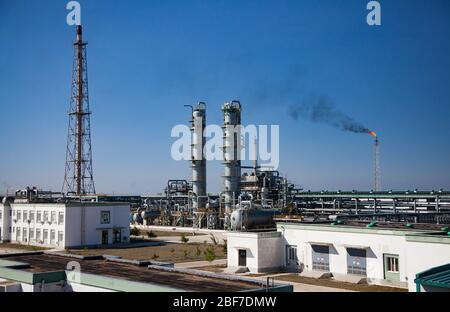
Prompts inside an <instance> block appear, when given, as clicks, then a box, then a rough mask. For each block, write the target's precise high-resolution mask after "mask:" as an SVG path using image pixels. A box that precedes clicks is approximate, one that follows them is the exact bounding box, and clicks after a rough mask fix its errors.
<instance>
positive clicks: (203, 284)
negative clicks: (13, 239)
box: [5, 254, 262, 292]
mask: <svg viewBox="0 0 450 312" xmlns="http://www.w3.org/2000/svg"><path fill="white" fill-rule="evenodd" d="M5 260H7V261H13V262H19V263H21V264H22V265H21V269H20V270H18V271H21V272H24V271H25V272H29V273H37V274H39V273H49V272H57V271H65V270H66V266H67V264H68V263H69V262H70V261H74V259H71V258H68V257H62V256H55V255H50V254H32V255H14V256H8V257H7V258H6V259H5ZM75 261H77V262H78V263H80V265H81V272H82V273H83V274H86V273H87V274H93V275H99V276H102V277H110V278H116V279H121V280H126V281H131V282H140V283H146V284H152V285H158V286H167V288H169V289H173V290H181V291H198V292H228V291H230V292H234V291H249V290H256V289H260V288H261V287H262V285H261V283H260V282H259V283H258V282H256V281H255V282H251V281H246V280H236V279H227V278H226V277H224V278H222V279H221V278H211V277H208V276H202V275H197V274H195V272H193V273H192V274H189V273H186V272H177V271H171V270H163V269H157V268H155V267H154V266H153V267H151V268H148V267H147V266H139V265H134V264H126V263H119V262H114V261H112V260H107V259H104V258H103V259H93V260H85V259H84V260H83V259H76V260H75ZM24 263H25V264H28V266H23V264H24ZM9 279H11V278H9Z"/></svg>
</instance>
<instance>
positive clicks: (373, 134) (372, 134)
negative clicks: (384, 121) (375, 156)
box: [369, 131, 377, 138]
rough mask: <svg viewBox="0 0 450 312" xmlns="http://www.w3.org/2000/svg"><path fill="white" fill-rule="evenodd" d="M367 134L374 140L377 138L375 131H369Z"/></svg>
mask: <svg viewBox="0 0 450 312" xmlns="http://www.w3.org/2000/svg"><path fill="white" fill-rule="evenodd" d="M369 134H370V135H371V136H373V137H375V138H376V137H377V133H376V132H375V131H370V132H369Z"/></svg>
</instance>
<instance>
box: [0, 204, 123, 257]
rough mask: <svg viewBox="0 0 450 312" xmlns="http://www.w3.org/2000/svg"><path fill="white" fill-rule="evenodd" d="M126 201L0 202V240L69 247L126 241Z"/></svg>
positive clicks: (61, 247) (62, 247)
mask: <svg viewBox="0 0 450 312" xmlns="http://www.w3.org/2000/svg"><path fill="white" fill-rule="evenodd" d="M129 213H130V205H128V204H123V203H91V202H75V201H74V202H68V203H55V202H47V203H45V202H44V203H33V202H28V201H26V200H17V199H16V200H15V201H14V202H8V201H7V200H3V202H2V203H1V204H0V241H9V242H12V243H18V244H29V245H37V246H43V247H52V248H60V249H64V248H69V247H79V246H94V245H102V244H103V245H105V244H114V243H122V242H128V241H129Z"/></svg>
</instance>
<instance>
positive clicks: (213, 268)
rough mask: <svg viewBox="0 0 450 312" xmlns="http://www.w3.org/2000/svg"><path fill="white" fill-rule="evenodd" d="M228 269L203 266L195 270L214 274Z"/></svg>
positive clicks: (220, 266) (224, 266)
mask: <svg viewBox="0 0 450 312" xmlns="http://www.w3.org/2000/svg"><path fill="white" fill-rule="evenodd" d="M226 268H227V266H226V265H222V264H220V265H209V266H202V267H198V268H193V269H194V270H200V271H207V272H214V273H222V272H223V270H225V269H226Z"/></svg>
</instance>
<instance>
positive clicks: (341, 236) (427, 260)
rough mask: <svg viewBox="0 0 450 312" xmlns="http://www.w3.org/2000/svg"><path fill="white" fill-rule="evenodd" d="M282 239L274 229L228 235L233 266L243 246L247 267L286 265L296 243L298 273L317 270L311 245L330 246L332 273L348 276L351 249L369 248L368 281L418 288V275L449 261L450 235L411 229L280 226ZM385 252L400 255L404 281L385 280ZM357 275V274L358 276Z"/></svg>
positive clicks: (261, 268)
mask: <svg viewBox="0 0 450 312" xmlns="http://www.w3.org/2000/svg"><path fill="white" fill-rule="evenodd" d="M278 229H279V234H280V237H279V238H275V237H271V236H267V235H268V234H270V233H236V232H230V233H229V234H228V266H229V267H230V268H234V267H237V266H238V250H239V249H246V250H247V267H248V268H249V270H250V272H253V273H258V272H263V271H268V270H273V271H274V270H276V268H279V267H283V268H286V264H287V261H286V252H285V250H286V246H287V245H291V246H296V247H297V258H298V267H297V269H298V271H299V272H314V271H313V268H312V266H313V265H312V262H313V260H312V247H311V246H312V245H316V244H318V245H328V246H329V250H330V254H329V263H330V272H331V273H332V274H333V275H334V276H335V278H337V279H342V278H348V277H349V276H350V277H351V276H352V275H349V274H348V273H347V249H348V248H358V249H360V248H361V249H365V250H366V255H367V258H366V271H367V276H366V278H367V281H368V282H369V283H372V284H381V285H391V286H400V287H406V286H407V287H408V288H409V290H410V291H415V290H416V288H415V287H416V286H415V283H414V279H415V275H416V274H417V273H420V272H422V271H425V270H428V269H430V268H432V267H435V266H439V265H443V264H447V263H450V236H447V235H442V234H440V235H431V234H430V233H425V232H418V231H411V230H386V229H379V228H372V229H368V228H356V227H345V226H331V225H305V224H301V225H300V224H288V223H282V224H278ZM384 255H396V256H398V258H399V260H398V262H399V263H398V265H399V281H388V280H387V279H386V278H385V276H384V275H385V271H384V265H385V264H384ZM355 278H356V276H355Z"/></svg>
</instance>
